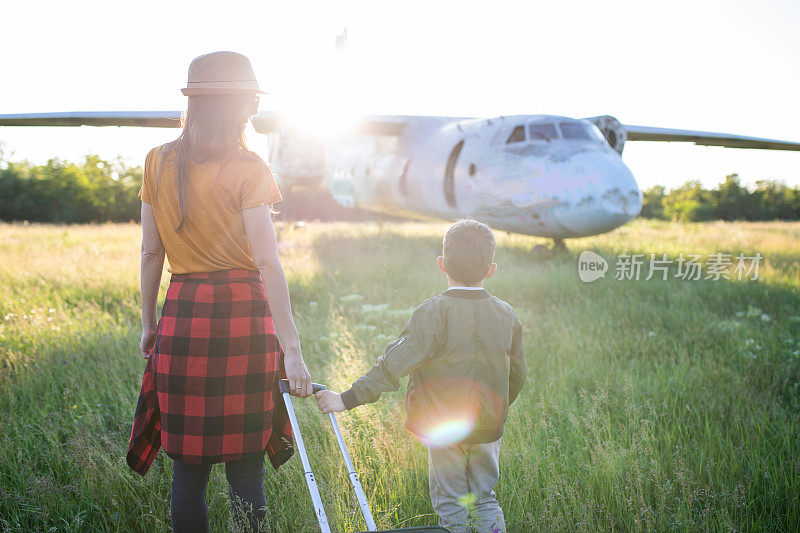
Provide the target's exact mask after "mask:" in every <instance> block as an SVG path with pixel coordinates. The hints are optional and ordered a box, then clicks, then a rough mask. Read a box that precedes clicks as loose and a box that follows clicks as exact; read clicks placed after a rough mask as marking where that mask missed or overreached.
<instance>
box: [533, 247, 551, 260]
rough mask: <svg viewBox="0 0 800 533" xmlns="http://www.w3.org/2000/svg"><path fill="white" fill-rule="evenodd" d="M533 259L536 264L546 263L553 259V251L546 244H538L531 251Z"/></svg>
mask: <svg viewBox="0 0 800 533" xmlns="http://www.w3.org/2000/svg"><path fill="white" fill-rule="evenodd" d="M531 258H532V259H533V261H534V262H535V263H544V262H545V261H549V260H550V259H552V258H553V250H551V249H550V248H549V247H548V246H545V245H544V244H537V245H536V246H534V247H533V249H532V250H531Z"/></svg>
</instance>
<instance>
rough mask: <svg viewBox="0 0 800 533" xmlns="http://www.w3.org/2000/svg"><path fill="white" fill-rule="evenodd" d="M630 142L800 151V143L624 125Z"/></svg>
mask: <svg viewBox="0 0 800 533" xmlns="http://www.w3.org/2000/svg"><path fill="white" fill-rule="evenodd" d="M622 127H623V128H625V133H626V134H627V137H628V140H629V141H672V142H691V143H694V144H699V145H703V146H726V147H728V148H756V149H761V150H800V143H797V142H789V141H776V140H773V139H761V138H758V137H744V136H742V135H731V134H729V133H712V132H709V131H692V130H674V129H669V128H651V127H649V126H632V125H628V124H623V125H622Z"/></svg>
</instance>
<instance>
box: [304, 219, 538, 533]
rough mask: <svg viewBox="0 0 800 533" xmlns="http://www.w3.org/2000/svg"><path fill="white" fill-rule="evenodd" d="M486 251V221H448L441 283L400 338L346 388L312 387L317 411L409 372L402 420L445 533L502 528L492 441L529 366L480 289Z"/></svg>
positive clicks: (361, 400) (345, 405)
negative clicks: (422, 458) (423, 454)
mask: <svg viewBox="0 0 800 533" xmlns="http://www.w3.org/2000/svg"><path fill="white" fill-rule="evenodd" d="M494 249H495V239H494V234H493V233H492V230H490V229H489V228H488V227H486V226H485V225H484V224H481V223H480V222H477V221H475V220H462V221H460V222H457V223H455V224H454V225H453V226H452V227H451V228H450V229H449V230H448V231H447V233H446V234H445V236H444V240H443V242H442V255H441V256H439V257H438V258H437V263H438V265H439V269H441V270H442V272H445V273H446V274H447V282H448V285H449V288H448V289H447V290H446V291H444V292H443V293H441V294H440V295H438V296H434V297H433V298H429V299H427V300H425V301H424V302H423V303H422V304H420V305H419V306H418V307H417V308H416V309H415V310H414V314H413V315H412V316H411V319H410V320H409V321H408V324H406V327H405V329H403V332H402V333H401V334H400V336H399V337H398V338H397V339H396V340H395V341H392V342H391V343H390V344H389V346H388V347H387V348H386V353H385V354H384V355H383V356H381V357H379V358H378V362H377V363H376V364H375V366H373V367H372V368H371V369H370V370H369V372H367V373H366V375H364V376H362V377H360V378H358V379H357V380H356V382H355V383H353V386H352V387H350V389H348V390H346V391H345V392H343V393H341V394H339V393H335V392H332V391H321V392H318V393H317V405H318V406H319V408H320V409H321V410H322V411H323V412H325V413H329V412H332V411H344V410H345V409H353V408H355V407H357V406H359V405H362V404H365V403H369V402H374V401H376V400H377V399H378V398H379V397H380V395H381V393H383V392H386V391H390V390H396V389H397V388H398V387H399V379H400V378H401V377H403V376H406V375H408V374H410V375H411V377H410V379H409V381H408V388H407V390H406V402H405V408H406V427H407V428H408V429H409V430H411V431H412V432H414V433H415V434H416V435H418V436H419V437H420V440H421V441H422V442H423V444H425V445H426V446H427V447H428V468H429V473H428V476H429V483H430V486H429V488H430V494H431V502H432V504H433V508H434V509H435V511H436V514H437V515H438V516H439V524H440V525H441V526H443V527H446V528H448V529H450V530H451V531H464V530H466V528H468V527H472V526H476V525H477V526H478V528H479V530H480V531H492V532H495V533H496V532H503V531H505V519H504V517H503V511H502V509H501V508H500V505H499V504H498V502H497V499H496V498H495V494H494V487H495V485H496V483H497V480H498V477H499V475H500V471H499V454H500V441H501V437H502V435H503V428H504V425H505V420H506V417H507V416H508V407H509V405H510V404H511V403H512V402H513V401H514V400H515V399H516V398H517V396H518V395H519V392H520V390H521V389H522V385H523V384H524V382H525V375H526V373H527V365H526V362H525V356H524V355H523V349H522V324H521V323H520V320H519V317H518V316H517V313H516V312H515V311H514V309H513V308H512V307H511V306H510V305H508V304H507V303H506V302H504V301H502V300H500V299H499V298H497V297H495V296H492V295H491V294H489V292H488V291H486V289H484V288H483V281H484V280H485V279H487V278H490V277H491V276H492V275H493V274H494V272H495V270H496V269H497V265H496V264H495V263H493V262H492V260H493V257H494ZM465 498H468V499H469V504H468V505H466V506H465V504H464V499H465ZM475 515H477V516H475ZM473 520H477V521H478V522H479V524H475V523H474V522H472V521H473Z"/></svg>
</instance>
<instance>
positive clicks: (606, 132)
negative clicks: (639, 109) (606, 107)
mask: <svg viewBox="0 0 800 533" xmlns="http://www.w3.org/2000/svg"><path fill="white" fill-rule="evenodd" d="M586 120H588V121H589V122H592V123H593V124H594V125H595V126H597V128H598V129H599V130H600V132H601V133H602V134H603V137H605V138H606V142H608V145H609V146H610V147H611V148H613V149H614V150H616V151H617V153H618V154H620V155H622V149H623V148H625V141H627V140H628V135H627V133H625V126H623V125H622V123H621V122H620V121H619V120H617V119H615V118H614V117H612V116H611V115H603V116H600V117H589V118H587V119H586Z"/></svg>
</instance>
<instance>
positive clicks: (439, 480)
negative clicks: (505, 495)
mask: <svg viewBox="0 0 800 533" xmlns="http://www.w3.org/2000/svg"><path fill="white" fill-rule="evenodd" d="M500 441H501V439H498V440H496V441H494V442H489V443H486V444H454V445H452V446H444V447H441V448H428V473H429V478H428V479H429V488H430V492H431V502H432V503H433V509H434V510H435V511H436V514H437V515H438V517H439V525H440V526H442V527H444V528H447V529H448V530H449V531H450V532H451V533H469V532H470V531H478V532H481V533H483V532H486V533H505V531H506V523H505V518H504V517H503V510H502V509H501V508H500V504H499V503H497V498H496V497H495V494H494V487H495V485H497V479H498V477H499V476H500Z"/></svg>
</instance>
